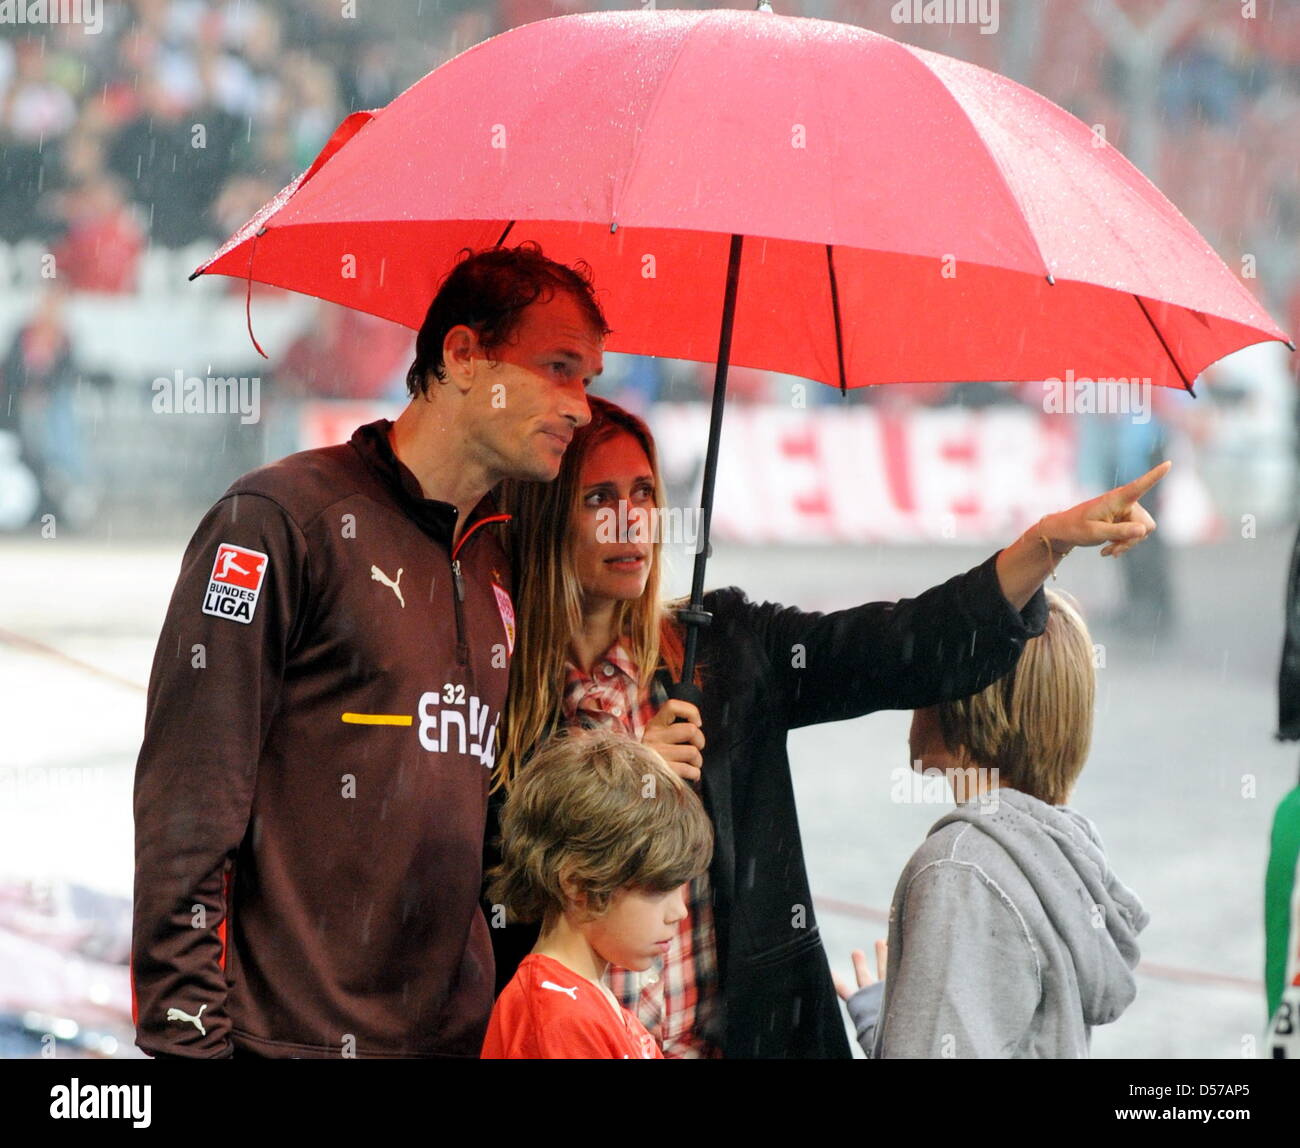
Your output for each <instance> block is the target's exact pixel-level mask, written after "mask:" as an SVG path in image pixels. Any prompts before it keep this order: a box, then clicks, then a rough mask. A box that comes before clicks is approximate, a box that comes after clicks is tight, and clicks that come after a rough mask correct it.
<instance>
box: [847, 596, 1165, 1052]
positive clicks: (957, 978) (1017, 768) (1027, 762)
mask: <svg viewBox="0 0 1300 1148" xmlns="http://www.w3.org/2000/svg"><path fill="white" fill-rule="evenodd" d="M1047 599H1048V607H1049V609H1048V622H1047V627H1046V629H1045V630H1044V631H1043V633H1042V634H1041V635H1039V636H1038V637H1036V638H1031V639H1030V640H1029V641H1028V642H1027V643H1026V645H1025V650H1024V652H1023V654H1022V655H1021V657H1020V661H1019V663H1018V664H1017V666H1016V668H1015V669H1014V670H1013V671H1012V672H1011V673H1010V674H1008V675H1007V676H1006V677H1005V678H1003V679H1002V680H1000V681H998V682H995V683H994V684H993V685H991V686H989V687H988V689H986V690H984V691H983V692H981V693H979V694H976V695H974V696H973V697H969V698H965V699H963V700H961V701H957V702H950V703H945V704H943V705H939V706H932V707H930V708H928V709H924V710H917V711H915V712H914V714H913V718H912V730H911V733H910V735H909V738H908V744H909V748H910V749H911V757H912V763H913V768H915V769H920V770H923V771H925V772H929V771H930V770H932V769H939V770H942V771H943V772H944V774H945V775H946V776H947V778H948V781H949V783H950V784H951V785H952V788H953V793H954V796H955V797H956V799H957V802H958V805H957V808H956V810H954V811H953V812H952V813H949V814H948V815H947V816H946V817H942V818H940V819H939V820H938V821H937V822H935V824H934V826H933V827H932V828H931V830H930V833H929V836H928V837H927V838H926V840H925V842H924V843H923V844H922V845H921V847H920V848H919V849H918V850H917V851H916V852H915V853H914V854H913V855H912V858H911V860H910V861H909V862H908V863H907V867H906V868H905V869H904V870H903V874H902V877H901V878H900V879H899V882H898V887H897V889H896V890H895V892H894V899H893V903H892V905H891V906H890V910H889V944H888V950H887V952H888V968H887V970H886V968H884V967H883V965H884V956H885V954H884V953H883V952H882V951H881V949H882V948H883V947H884V946H882V945H880V944H879V943H878V945H877V957H878V961H879V963H880V964H881V965H882V967H881V969H880V975H881V978H882V979H881V980H879V981H874V980H873V978H872V977H871V975H870V973H869V972H868V971H867V968H866V958H865V956H864V955H863V954H862V953H861V952H860V951H859V952H855V953H854V955H853V959H854V964H855V966H856V968H857V979H858V984H859V985H860V986H862V987H860V988H859V990H858V991H857V992H856V993H853V994H852V995H850V994H849V991H848V990H847V988H845V987H844V986H843V985H842V983H841V985H840V994H841V996H843V997H845V998H846V999H847V1001H848V1008H849V1013H850V1015H851V1016H852V1018H853V1021H854V1023H855V1025H856V1026H857V1031H858V1039H859V1041H860V1042H861V1043H862V1046H863V1048H864V1049H866V1051H867V1054H868V1055H869V1056H872V1057H945V1058H949V1057H957V1058H970V1057H993V1058H998V1057H1000V1058H1016V1059H1019V1058H1033V1057H1045V1058H1046V1057H1086V1056H1088V1054H1089V1041H1090V1038H1091V1030H1092V1026H1093V1025H1097V1024H1108V1023H1110V1022H1111V1021H1113V1020H1115V1019H1116V1018H1117V1017H1118V1016H1119V1015H1120V1014H1121V1013H1122V1012H1123V1011H1124V1009H1126V1008H1127V1007H1128V1006H1129V1004H1131V1003H1132V1001H1133V998H1134V996H1135V995H1136V991H1137V989H1136V985H1135V983H1134V979H1133V969H1134V967H1135V966H1136V965H1137V962H1138V955H1139V954H1138V946H1137V935H1138V933H1139V932H1141V931H1142V929H1143V928H1144V927H1145V926H1146V924H1147V920H1148V917H1147V913H1146V911H1145V910H1144V909H1143V907H1142V904H1141V902H1140V901H1139V900H1138V899H1137V897H1136V896H1135V895H1134V894H1133V893H1132V892H1131V891H1130V890H1129V889H1127V888H1126V887H1125V886H1124V885H1123V884H1121V883H1120V882H1119V880H1118V879H1117V878H1116V877H1115V875H1114V874H1113V873H1112V872H1111V870H1110V866H1109V865H1108V864H1107V863H1106V854H1105V851H1104V850H1103V848H1102V844H1101V838H1100V837H1099V836H1098V835H1097V830H1096V829H1095V828H1094V827H1093V825H1092V823H1091V822H1090V821H1089V820H1088V819H1087V818H1086V817H1084V816H1083V815H1082V814H1081V813H1078V812H1076V811H1075V810H1073V809H1071V808H1069V807H1068V806H1067V805H1066V804H1065V802H1066V801H1067V800H1068V799H1069V796H1070V794H1071V792H1072V790H1073V788H1074V783H1075V781H1076V779H1077V778H1078V775H1079V773H1080V771H1081V770H1082V768H1083V763H1084V761H1085V760H1086V758H1087V756H1088V749H1089V746H1090V744H1091V741H1092V713H1093V697H1094V693H1095V678H1094V670H1093V660H1092V639H1091V637H1090V636H1089V634H1088V630H1087V627H1086V626H1085V625H1084V622H1083V619H1082V618H1081V617H1080V615H1079V613H1078V611H1077V609H1076V608H1075V607H1074V606H1073V605H1072V604H1071V601H1068V600H1067V598H1066V596H1065V595H1062V594H1061V593H1059V592H1057V591H1053V590H1049V591H1047ZM886 973H887V975H886Z"/></svg>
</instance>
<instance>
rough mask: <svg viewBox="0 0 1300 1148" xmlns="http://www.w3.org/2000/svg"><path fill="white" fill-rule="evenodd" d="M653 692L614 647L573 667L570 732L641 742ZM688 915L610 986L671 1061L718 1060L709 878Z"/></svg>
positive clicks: (696, 885) (698, 886)
mask: <svg viewBox="0 0 1300 1148" xmlns="http://www.w3.org/2000/svg"><path fill="white" fill-rule="evenodd" d="M660 704H661V703H659V702H657V701H656V700H655V697H654V692H653V691H651V690H647V691H645V694H644V696H642V691H641V690H640V688H639V687H638V685H637V670H636V666H635V665H634V664H633V662H632V658H631V655H630V653H629V651H628V649H627V647H626V645H625V644H624V643H623V642H622V641H621V640H620V641H616V642H615V643H614V644H613V645H612V646H611V647H610V648H609V649H608V650H606V651H605V654H604V656H603V657H600V658H597V659H596V662H595V664H594V665H593V666H592V667H591V673H590V674H586V673H584V672H583V671H582V670H580V669H579V668H578V667H577V666H575V665H574V664H573V663H572V662H570V663H569V665H568V668H567V674H566V677H565V683H564V702H563V711H562V712H563V718H564V723H565V725H568V726H582V727H583V728H586V729H614V730H622V731H623V732H624V733H626V734H628V736H630V737H633V738H635V739H636V740H637V741H640V740H641V735H642V734H643V733H644V732H645V727H646V725H647V724H648V723H649V721H650V719H651V718H653V717H654V715H655V714H656V713H657V712H658V710H659V705H660ZM686 909H687V912H686V916H685V918H684V919H683V920H682V921H681V923H680V924H679V925H678V927H677V934H676V935H675V936H674V937H673V939H672V941H671V942H670V943H669V945H668V952H667V953H666V954H665V955H664V956H663V957H662V958H657V959H656V960H655V963H654V964H653V965H651V967H650V968H648V969H647V970H645V972H640V973H638V972H632V971H631V970H629V969H619V968H614V967H611V968H610V970H609V974H608V981H609V987H610V989H611V990H612V991H613V993H614V995H615V996H616V997H618V998H619V1000H620V1001H621V1002H622V1003H623V1006H624V1007H625V1008H628V1009H631V1010H632V1011H633V1012H635V1013H636V1015H637V1017H638V1019H640V1021H641V1023H642V1024H643V1025H645V1027H646V1029H647V1030H648V1031H649V1032H650V1034H651V1035H652V1036H653V1037H654V1038H655V1040H657V1041H658V1042H659V1044H660V1046H661V1047H662V1048H663V1050H664V1056H665V1058H667V1059H670V1060H673V1059H676V1060H697V1059H714V1058H718V1057H720V1056H721V1055H722V1053H721V1050H720V1049H718V1048H717V1047H716V1046H715V1045H713V1044H711V1043H710V1042H709V1041H708V1040H707V1039H705V1037H704V1036H703V1035H702V1034H703V1033H704V1032H706V1031H708V1030H709V1028H710V1025H709V1023H708V1022H709V1020H710V1018H712V1017H713V1014H714V1010H715V1009H716V1008H717V1007H718V952H717V944H716V941H715V937H714V931H713V904H712V901H711V899H710V896H709V875H708V873H707V872H706V873H702V874H701V875H700V876H699V877H697V878H696V879H695V880H693V881H692V882H691V883H690V888H689V890H688V893H687V905H686Z"/></svg>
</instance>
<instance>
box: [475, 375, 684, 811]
mask: <svg viewBox="0 0 1300 1148" xmlns="http://www.w3.org/2000/svg"><path fill="white" fill-rule="evenodd" d="M587 402H588V403H589V405H590V407H591V422H589V423H588V424H587V425H586V426H585V427H580V428H579V429H578V431H577V432H576V433H575V434H574V436H573V441H572V442H571V443H570V444H569V448H568V449H567V450H566V451H565V452H564V461H563V463H562V464H561V465H560V473H559V476H558V477H557V478H556V479H555V481H554V482H521V481H518V480H515V479H509V480H507V481H506V482H504V483H503V484H502V485H501V488H500V491H499V493H498V496H497V503H498V506H499V507H500V509H501V510H502V511H504V512H505V513H507V514H510V515H512V516H513V518H512V521H511V522H510V524H509V526H508V527H507V528H506V534H507V535H508V548H509V550H510V555H511V565H512V566H513V568H514V599H515V625H516V633H515V651H514V657H513V658H512V659H511V663H510V696H509V703H508V705H507V707H506V720H505V733H504V736H503V738H502V741H501V760H500V761H499V762H498V764H497V775H496V778H495V780H494V783H493V788H494V789H495V788H497V787H498V786H500V785H502V784H504V785H506V786H507V787H508V786H509V785H510V782H511V780H512V779H513V778H514V775H515V773H516V772H518V770H519V768H520V767H521V766H522V765H523V763H524V762H525V761H526V760H527V758H528V756H529V754H530V753H532V751H533V749H534V748H535V747H536V746H538V745H539V744H541V742H543V741H544V740H545V739H546V737H547V736H548V735H549V734H550V733H551V732H552V728H553V727H554V725H555V722H556V719H557V718H558V716H559V713H560V706H561V701H562V695H563V691H564V678H565V665H566V664H567V662H568V660H569V648H570V643H571V642H572V640H573V635H574V634H576V633H577V632H578V631H579V630H580V629H581V628H582V587H581V586H580V585H579V583H578V578H577V575H576V574H575V572H574V568H573V516H574V513H575V511H576V510H577V508H578V505H579V502H580V500H581V498H582V487H581V482H580V476H581V474H582V466H583V463H584V462H585V461H586V458H587V456H588V455H589V454H590V453H591V451H592V449H593V448H594V447H596V446H597V445H598V444H600V443H603V442H606V441H608V440H609V439H611V438H613V437H614V436H615V435H619V434H630V435H631V436H632V437H633V438H634V439H636V441H637V443H638V444H639V445H640V446H641V449H642V450H644V451H645V455H646V458H647V459H649V460H650V473H651V475H652V476H653V478H654V499H653V504H654V506H655V507H656V508H657V509H661V510H662V509H663V506H664V489H663V480H662V478H661V476H660V473H659V459H658V455H657V453H656V451H655V443H654V438H653V437H652V436H651V434H650V430H649V428H648V427H647V426H646V425H645V423H644V422H642V421H641V420H640V419H639V418H637V416H636V415H634V414H632V413H631V412H630V411H626V410H624V409H623V408H622V407H620V406H617V405H616V404H614V403H611V402H610V401H609V400H607V399H602V398H599V397H597V396H595V395H588V396H587ZM661 570H662V546H661V544H660V540H659V537H658V534H657V532H656V534H655V536H654V537H653V538H652V539H651V544H650V573H649V575H648V577H647V578H646V584H645V592H644V593H643V594H642V595H641V597H640V598H638V599H636V601H634V602H619V603H617V605H616V606H615V608H614V625H615V633H618V634H622V635H624V636H625V637H626V638H627V639H628V644H629V646H630V647H631V654H632V660H633V662H634V663H635V664H636V666H637V668H638V669H639V671H640V675H639V677H640V680H639V682H638V685H639V687H640V688H641V689H642V690H645V689H648V688H650V683H651V680H652V679H653V677H654V674H655V671H656V670H657V669H658V668H659V666H660V664H661V663H662V664H664V665H666V666H667V667H668V669H669V670H670V671H672V673H673V675H674V676H676V675H677V674H678V673H679V671H680V668H681V662H682V640H681V632H680V631H679V630H678V628H677V625H676V623H675V622H674V621H673V618H672V616H671V614H669V613H668V612H666V611H665V609H664V607H663V605H662V603H661V602H660V599H659V583H660V573H661Z"/></svg>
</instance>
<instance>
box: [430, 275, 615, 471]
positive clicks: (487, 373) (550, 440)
mask: <svg viewBox="0 0 1300 1148" xmlns="http://www.w3.org/2000/svg"><path fill="white" fill-rule="evenodd" d="M463 330H465V329H464V328H455V329H453V331H452V332H449V333H448V340H449V341H450V340H452V339H453V338H454V336H455V332H457V331H463ZM447 353H448V352H447V350H446V348H444V358H445V357H446V355H447ZM470 355H471V358H472V361H471V362H470V364H469V366H468V370H469V371H470V374H471V378H472V382H471V386H470V388H469V390H468V392H467V393H466V399H467V401H468V402H469V403H470V404H471V406H472V408H473V411H474V417H473V419H472V420H471V423H470V431H469V435H470V438H471V440H472V441H471V445H472V447H473V448H474V450H475V454H476V455H477V457H478V459H479V461H480V462H481V463H482V464H483V465H484V466H485V467H486V468H487V470H488V471H489V473H490V474H491V475H493V476H494V477H495V480H500V479H503V478H518V479H524V480H528V481H533V482H550V481H552V480H553V479H554V478H555V476H556V475H557V474H559V472H560V461H561V460H562V459H563V457H564V451H565V448H566V447H567V446H568V445H569V441H570V440H571V439H572V438H573V432H574V431H575V430H576V429H577V428H578V427H580V426H585V425H586V424H587V423H589V422H590V421H591V411H590V410H589V409H588V407H587V386H588V385H589V384H590V383H591V381H592V379H593V378H594V377H595V376H596V375H599V374H600V373H601V371H602V370H604V359H603V344H602V341H601V340H600V339H599V338H598V337H597V333H596V332H595V331H594V330H593V329H592V328H591V325H590V323H589V322H588V320H587V317H586V315H585V314H584V312H583V311H582V309H581V308H580V307H579V306H578V303H577V300H575V299H574V297H573V296H572V295H571V294H569V293H568V292H567V291H557V292H556V293H555V295H554V296H553V297H552V298H551V299H550V300H549V301H547V302H537V303H533V304H531V305H530V306H529V307H527V308H525V309H524V312H523V315H522V317H521V320H520V324H519V327H518V329H517V330H516V332H515V334H514V337H513V339H512V341H511V342H509V343H507V344H505V345H504V346H501V347H498V348H496V349H495V350H494V351H493V359H494V360H495V361H492V360H489V359H487V357H486V355H485V354H484V352H483V350H482V349H481V348H479V347H478V346H477V340H475V346H474V349H473V350H472V351H471V352H470Z"/></svg>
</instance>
